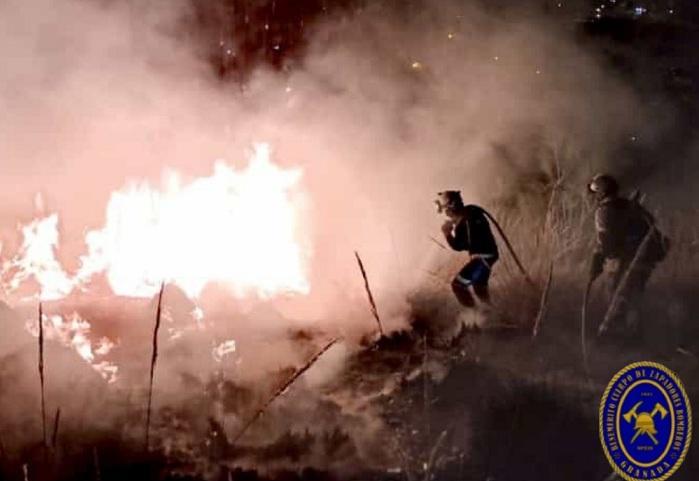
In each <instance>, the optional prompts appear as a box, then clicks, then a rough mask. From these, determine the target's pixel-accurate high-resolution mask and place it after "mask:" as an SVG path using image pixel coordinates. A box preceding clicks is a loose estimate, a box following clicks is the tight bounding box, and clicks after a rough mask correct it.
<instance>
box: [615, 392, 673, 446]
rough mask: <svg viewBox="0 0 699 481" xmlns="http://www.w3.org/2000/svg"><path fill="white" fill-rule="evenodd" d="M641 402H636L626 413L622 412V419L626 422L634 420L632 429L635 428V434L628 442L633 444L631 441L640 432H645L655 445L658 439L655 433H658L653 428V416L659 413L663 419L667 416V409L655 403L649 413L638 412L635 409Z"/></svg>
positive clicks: (636, 437)
mask: <svg viewBox="0 0 699 481" xmlns="http://www.w3.org/2000/svg"><path fill="white" fill-rule="evenodd" d="M641 404H643V401H639V402H637V403H636V405H635V406H634V407H632V408H631V409H629V410H628V411H627V412H626V414H624V420H625V421H626V422H627V423H630V422H632V421H635V424H634V429H635V430H636V434H634V435H633V438H632V439H631V443H630V444H633V442H634V441H636V439H638V437H639V436H640V435H641V434H645V435H646V436H648V437H649V438H650V439H651V440H652V441H653V443H654V444H655V445H657V444H658V440H657V439H656V437H655V435H656V434H658V431H657V429H655V416H656V414H660V419H665V416H667V409H665V408H664V407H663V406H662V404H660V403H655V407H654V408H653V411H651V412H649V413H648V412H645V413H639V412H637V411H638V407H639V406H640V405H641Z"/></svg>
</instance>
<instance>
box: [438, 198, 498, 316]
mask: <svg viewBox="0 0 699 481" xmlns="http://www.w3.org/2000/svg"><path fill="white" fill-rule="evenodd" d="M438 195H439V199H438V201H437V205H438V206H439V210H440V211H443V212H444V213H445V214H446V215H447V217H448V220H447V221H446V222H445V223H444V224H443V225H442V232H443V233H444V237H445V239H446V241H447V243H448V244H449V247H451V248H452V249H454V250H455V251H467V252H468V253H469V254H470V256H471V259H470V260H469V262H468V263H467V264H466V265H465V266H464V267H463V268H462V269H461V271H459V273H458V274H457V275H456V277H455V278H454V280H453V281H452V283H451V288H452V290H453V291H454V294H455V295H456V298H457V299H458V300H459V302H460V303H461V304H462V305H464V306H466V307H473V306H474V305H475V299H474V298H473V296H472V295H471V293H470V292H469V287H471V288H472V289H473V292H474V294H475V295H476V296H477V297H478V299H479V300H480V301H482V302H489V301H490V295H489V292H488V279H489V278H490V272H491V270H492V268H493V265H494V264H495V263H496V262H497V260H498V257H499V254H498V246H497V244H496V243H495V238H494V237H493V233H492V231H491V230H490V224H489V223H488V219H487V218H486V216H485V214H484V213H483V210H482V209H481V208H480V207H478V206H476V205H464V203H463V200H462V199H461V193H460V192H459V191H456V190H450V191H445V192H440V193H439V194H438Z"/></svg>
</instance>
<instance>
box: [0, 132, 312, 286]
mask: <svg viewBox="0 0 699 481" xmlns="http://www.w3.org/2000/svg"><path fill="white" fill-rule="evenodd" d="M301 175H302V173H301V171H300V170H285V169H281V168H280V167H278V166H276V165H275V164H273V163H272V161H271V160H270V149H269V146H268V145H266V144H258V145H256V146H255V148H254V150H253V153H252V156H251V159H250V162H249V164H248V166H247V167H246V168H245V169H244V170H241V171H239V172H238V171H236V170H235V169H233V168H232V167H230V166H228V165H227V164H225V163H224V162H222V161H219V162H217V163H216V165H215V166H214V171H213V174H212V175H210V176H208V177H201V178H197V179H194V180H192V181H191V182H184V181H183V180H182V176H181V175H180V174H178V173H176V172H170V173H168V174H167V175H166V178H165V181H164V182H163V187H162V188H161V189H157V188H154V187H152V186H151V185H149V184H148V183H146V182H132V183H130V184H128V185H126V186H125V187H124V188H122V189H120V190H118V191H116V192H113V193H112V195H111V198H110V200H109V203H108V205H107V208H106V218H105V224H104V226H103V227H102V228H100V229H98V230H92V231H89V232H88V233H87V234H86V236H85V244H86V246H87V253H86V254H85V255H83V256H82V257H81V267H80V269H79V270H78V271H77V272H75V273H73V274H72V275H71V274H68V273H66V272H65V270H64V268H63V267H62V266H61V264H60V263H59V262H58V261H57V260H56V250H57V249H58V242H59V229H58V223H59V218H58V215H57V214H52V215H50V216H48V217H46V218H43V219H37V220H35V221H33V222H31V223H30V224H28V225H27V226H25V227H23V228H22V233H23V237H24V242H23V245H22V248H21V249H20V251H19V252H18V253H17V255H16V256H15V257H13V258H12V259H11V260H8V261H6V262H4V264H3V287H4V288H5V291H6V292H7V293H8V294H11V293H13V292H14V291H16V290H18V289H19V288H20V286H22V285H23V284H24V283H25V282H27V281H29V280H32V281H34V282H36V283H37V284H38V285H39V286H40V293H39V295H38V297H39V298H40V299H60V298H63V297H65V296H67V295H68V294H69V293H70V292H72V291H73V290H75V289H81V290H88V291H89V284H90V281H91V279H92V278H93V277H94V276H95V275H96V274H100V273H104V274H105V276H106V278H107V280H108V283H109V286H110V287H111V289H112V291H113V292H114V293H115V294H117V295H121V296H132V297H151V296H153V295H155V294H156V293H157V291H158V289H159V286H160V284H161V283H162V282H166V283H172V284H176V285H177V286H179V287H180V288H181V289H182V290H183V291H184V292H185V293H186V294H187V295H188V296H190V297H191V298H196V297H197V296H199V295H200V294H201V292H202V290H203V289H204V287H205V286H206V285H207V284H209V283H212V282H215V283H219V284H221V285H224V286H226V287H228V288H229V289H231V292H232V293H233V294H234V295H236V296H238V297H243V296H246V295H250V294H255V295H258V296H261V297H270V296H274V295H277V294H282V293H298V294H305V293H308V291H309V285H308V281H307V279H306V266H305V261H306V260H307V258H308V251H307V248H304V247H302V246H308V242H307V239H303V238H302V237H301V234H302V233H301V232H300V220H301V215H302V209H303V195H302V193H301V192H299V181H300V179H301Z"/></svg>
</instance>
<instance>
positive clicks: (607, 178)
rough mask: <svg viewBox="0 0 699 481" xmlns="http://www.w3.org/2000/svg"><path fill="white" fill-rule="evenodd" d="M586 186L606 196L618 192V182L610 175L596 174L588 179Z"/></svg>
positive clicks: (591, 190)
mask: <svg viewBox="0 0 699 481" xmlns="http://www.w3.org/2000/svg"><path fill="white" fill-rule="evenodd" d="M587 188H588V190H589V191H590V192H594V193H595V194H598V195H601V196H608V195H614V194H616V193H617V192H619V183H618V182H617V181H616V179H615V178H614V177H612V176H611V175H608V174H597V175H595V176H594V177H593V178H592V180H590V183H589V184H587Z"/></svg>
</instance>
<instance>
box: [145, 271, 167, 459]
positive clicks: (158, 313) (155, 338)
mask: <svg viewBox="0 0 699 481" xmlns="http://www.w3.org/2000/svg"><path fill="white" fill-rule="evenodd" d="M164 290H165V283H164V282H163V283H162V284H161V285H160V292H159V293H158V308H157V310H156V313H155V327H154V328H153V352H152V356H151V360H150V380H149V383H148V407H147V408H146V451H148V449H149V446H150V417H151V409H152V406H153V379H154V377H155V364H156V362H157V361H158V331H159V330H160V316H161V313H162V304H163V291H164Z"/></svg>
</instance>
